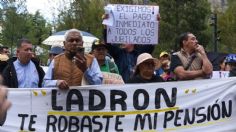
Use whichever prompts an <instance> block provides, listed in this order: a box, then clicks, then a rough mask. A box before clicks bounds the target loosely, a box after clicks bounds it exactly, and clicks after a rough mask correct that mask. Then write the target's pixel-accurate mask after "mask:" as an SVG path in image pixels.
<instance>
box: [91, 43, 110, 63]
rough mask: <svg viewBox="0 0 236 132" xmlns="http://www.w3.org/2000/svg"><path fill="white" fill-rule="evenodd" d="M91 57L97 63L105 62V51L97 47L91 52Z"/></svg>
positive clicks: (103, 48)
mask: <svg viewBox="0 0 236 132" xmlns="http://www.w3.org/2000/svg"><path fill="white" fill-rule="evenodd" d="M93 55H94V56H95V57H96V59H97V60H98V61H105V57H106V55H107V49H106V48H105V47H104V46H98V47H96V48H95V49H94V50H93Z"/></svg>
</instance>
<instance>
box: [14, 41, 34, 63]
mask: <svg viewBox="0 0 236 132" xmlns="http://www.w3.org/2000/svg"><path fill="white" fill-rule="evenodd" d="M32 51H33V46H32V44H30V43H22V44H21V47H20V48H18V49H17V58H18V59H19V60H20V62H21V63H22V64H28V63H29V61H30V60H31V58H32V56H33V52H32Z"/></svg>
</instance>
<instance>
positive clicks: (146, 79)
mask: <svg viewBox="0 0 236 132" xmlns="http://www.w3.org/2000/svg"><path fill="white" fill-rule="evenodd" d="M154 70H155V58H153V57H152V55H150V54H148V53H143V54H140V55H139V56H138V58H137V63H136V68H135V72H134V76H133V77H132V78H131V79H130V80H129V81H128V83H151V82H163V81H164V80H163V79H162V78H161V77H160V76H155V75H154Z"/></svg>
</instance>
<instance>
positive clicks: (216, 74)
mask: <svg viewBox="0 0 236 132" xmlns="http://www.w3.org/2000/svg"><path fill="white" fill-rule="evenodd" d="M228 77H229V71H213V72H212V76H211V79H216V78H228Z"/></svg>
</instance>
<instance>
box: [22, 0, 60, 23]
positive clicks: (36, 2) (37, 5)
mask: <svg viewBox="0 0 236 132" xmlns="http://www.w3.org/2000/svg"><path fill="white" fill-rule="evenodd" d="M55 1H57V0H27V2H26V5H27V9H28V11H29V13H32V14H34V13H35V12H36V11H37V10H39V11H40V13H41V14H42V15H43V16H44V18H45V19H47V21H50V20H52V18H53V15H52V14H53V12H55V10H53V7H56V6H57V2H55ZM55 13H56V12H55Z"/></svg>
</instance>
